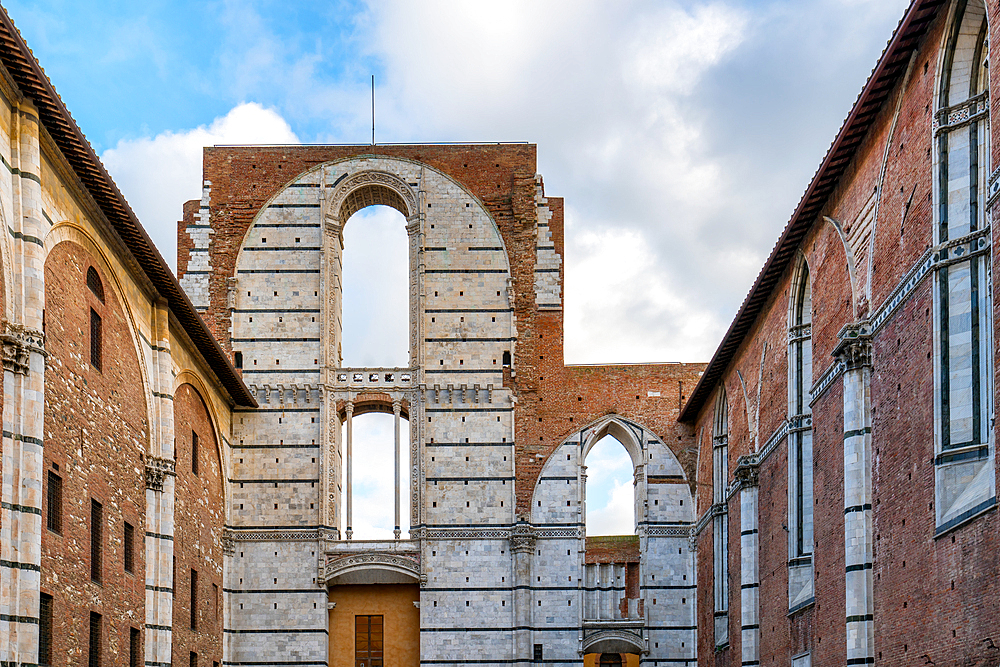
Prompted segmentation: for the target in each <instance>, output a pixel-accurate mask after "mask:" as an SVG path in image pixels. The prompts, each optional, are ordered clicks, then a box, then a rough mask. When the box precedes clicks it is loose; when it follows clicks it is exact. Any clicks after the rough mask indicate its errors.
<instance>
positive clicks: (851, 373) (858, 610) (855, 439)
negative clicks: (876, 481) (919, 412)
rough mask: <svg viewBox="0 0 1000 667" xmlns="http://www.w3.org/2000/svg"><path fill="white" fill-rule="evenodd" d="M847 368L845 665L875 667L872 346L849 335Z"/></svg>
mask: <svg viewBox="0 0 1000 667" xmlns="http://www.w3.org/2000/svg"><path fill="white" fill-rule="evenodd" d="M841 338H842V341H843V342H841V344H840V345H838V347H837V350H836V351H835V354H837V356H838V357H839V358H840V359H841V360H842V361H843V363H844V551H845V558H844V563H845V566H846V567H845V570H846V572H845V584H846V598H847V600H846V601H847V619H846V626H847V664H848V665H869V664H875V627H874V622H873V614H874V610H875V603H874V594H873V581H872V539H873V538H872V466H871V464H872V454H871V396H870V393H871V392H870V386H871V363H872V356H871V343H870V341H869V340H868V338H867V336H866V333H865V331H864V330H863V329H860V330H859V329H851V330H847V336H846V339H845V336H844V335H842V336H841Z"/></svg>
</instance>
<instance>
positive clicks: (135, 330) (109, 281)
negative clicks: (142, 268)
mask: <svg viewBox="0 0 1000 667" xmlns="http://www.w3.org/2000/svg"><path fill="white" fill-rule="evenodd" d="M62 243H72V244H75V245H77V246H79V247H81V248H83V249H84V250H85V251H86V252H87V253H88V254H89V256H90V258H91V259H92V260H93V264H92V265H93V266H94V268H95V269H96V270H97V273H98V276H99V277H100V279H101V282H102V283H103V285H104V290H105V297H107V293H108V292H109V291H111V292H113V293H114V295H115V300H116V301H117V302H118V303H119V304H120V305H121V308H122V309H123V311H124V314H125V322H126V324H127V326H128V331H129V338H130V340H131V349H133V350H134V351H135V357H136V359H137V360H138V363H139V369H140V375H141V379H142V395H143V398H144V400H145V402H146V419H147V420H148V422H149V423H150V424H152V423H153V421H154V418H153V412H152V411H153V405H152V402H151V401H150V397H151V396H152V387H151V386H150V384H149V369H148V367H147V366H146V347H145V345H146V344H145V343H144V342H143V340H142V338H141V333H140V330H139V326H138V324H137V320H136V316H135V312H134V311H133V309H132V304H131V303H130V302H129V299H128V297H127V296H126V289H125V287H124V286H123V285H122V282H121V280H120V279H119V277H118V276H119V275H120V273H121V272H124V270H125V269H124V267H122V266H121V265H120V264H119V263H118V262H117V261H116V259H115V258H114V257H113V256H112V255H109V254H108V253H106V252H105V251H104V247H103V244H102V243H101V242H100V241H99V240H97V239H95V238H94V237H93V236H92V235H91V234H90V232H89V231H87V230H86V229H85V228H83V227H81V226H79V225H77V224H75V223H72V222H59V223H56V224H55V225H54V226H53V227H52V228H51V229H50V230H49V232H48V234H46V236H45V254H46V265H47V264H48V256H49V255H50V254H51V253H52V252H53V250H55V248H56V247H58V246H59V245H60V244H62ZM84 276H86V267H85V268H84ZM47 284H48V283H46V285H47ZM83 289H85V290H86V291H87V294H90V289H89V288H87V286H86V281H84V284H83ZM121 349H124V348H121ZM151 444H152V443H151V441H147V444H146V451H147V452H151V451H152V447H151Z"/></svg>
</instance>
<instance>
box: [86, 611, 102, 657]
mask: <svg viewBox="0 0 1000 667" xmlns="http://www.w3.org/2000/svg"><path fill="white" fill-rule="evenodd" d="M103 621H104V619H103V618H102V617H101V615H100V614H98V613H97V612H93V611H92V612H90V642H89V645H88V650H87V666H88V667H101V645H102V642H101V631H102V630H103V627H102V626H103V625H104V622H103Z"/></svg>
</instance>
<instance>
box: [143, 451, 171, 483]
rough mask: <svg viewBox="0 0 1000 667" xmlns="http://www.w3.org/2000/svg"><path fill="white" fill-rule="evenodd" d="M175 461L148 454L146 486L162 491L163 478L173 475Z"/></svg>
mask: <svg viewBox="0 0 1000 667" xmlns="http://www.w3.org/2000/svg"><path fill="white" fill-rule="evenodd" d="M175 465H176V464H175V461H174V460H173V459H163V458H159V457H157V456H150V457H149V458H147V459H146V488H147V489H152V490H153V491H163V478H164V477H166V476H167V475H175V474H176V468H175Z"/></svg>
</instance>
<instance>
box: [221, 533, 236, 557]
mask: <svg viewBox="0 0 1000 667" xmlns="http://www.w3.org/2000/svg"><path fill="white" fill-rule="evenodd" d="M222 555H223V556H234V555H236V538H235V536H234V535H233V531H231V530H229V529H228V528H224V529H223V530H222Z"/></svg>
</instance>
